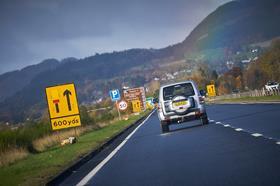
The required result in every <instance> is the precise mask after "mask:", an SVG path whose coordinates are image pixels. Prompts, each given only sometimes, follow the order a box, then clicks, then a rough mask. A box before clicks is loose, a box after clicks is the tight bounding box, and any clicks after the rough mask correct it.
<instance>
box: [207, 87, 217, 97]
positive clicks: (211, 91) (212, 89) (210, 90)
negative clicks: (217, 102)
mask: <svg viewBox="0 0 280 186" xmlns="http://www.w3.org/2000/svg"><path fill="white" fill-rule="evenodd" d="M207 93H208V96H216V90H215V85H207Z"/></svg>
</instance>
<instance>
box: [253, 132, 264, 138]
mask: <svg viewBox="0 0 280 186" xmlns="http://www.w3.org/2000/svg"><path fill="white" fill-rule="evenodd" d="M251 135H252V136H254V137H260V136H263V135H262V134H260V133H254V134H251Z"/></svg>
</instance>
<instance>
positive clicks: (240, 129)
mask: <svg viewBox="0 0 280 186" xmlns="http://www.w3.org/2000/svg"><path fill="white" fill-rule="evenodd" d="M242 130H243V129H242V128H237V129H235V131H238V132H239V131H242Z"/></svg>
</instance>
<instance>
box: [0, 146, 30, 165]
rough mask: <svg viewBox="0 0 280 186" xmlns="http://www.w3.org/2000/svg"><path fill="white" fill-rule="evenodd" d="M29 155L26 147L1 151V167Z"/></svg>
mask: <svg viewBox="0 0 280 186" xmlns="http://www.w3.org/2000/svg"><path fill="white" fill-rule="evenodd" d="M27 156H28V151H27V150H26V149H25V148H10V149H6V151H5V152H0V167H2V166H5V165H9V164H11V163H14V162H15V161H17V160H21V159H24V158H25V157H27Z"/></svg>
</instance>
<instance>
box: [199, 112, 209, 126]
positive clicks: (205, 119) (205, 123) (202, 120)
mask: <svg viewBox="0 0 280 186" xmlns="http://www.w3.org/2000/svg"><path fill="white" fill-rule="evenodd" d="M200 119H201V123H202V125H207V124H209V120H208V117H207V114H204V115H203V116H201V118H200Z"/></svg>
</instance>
